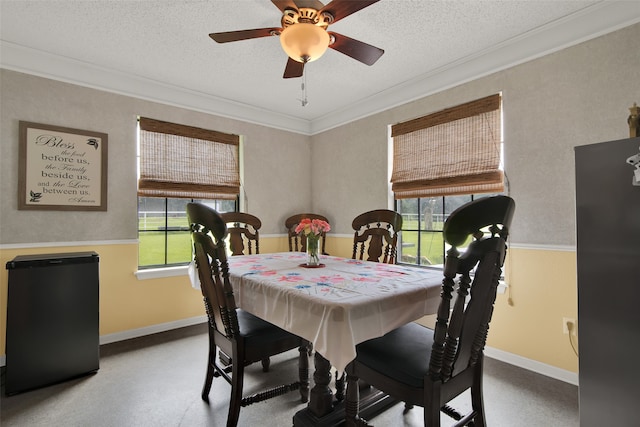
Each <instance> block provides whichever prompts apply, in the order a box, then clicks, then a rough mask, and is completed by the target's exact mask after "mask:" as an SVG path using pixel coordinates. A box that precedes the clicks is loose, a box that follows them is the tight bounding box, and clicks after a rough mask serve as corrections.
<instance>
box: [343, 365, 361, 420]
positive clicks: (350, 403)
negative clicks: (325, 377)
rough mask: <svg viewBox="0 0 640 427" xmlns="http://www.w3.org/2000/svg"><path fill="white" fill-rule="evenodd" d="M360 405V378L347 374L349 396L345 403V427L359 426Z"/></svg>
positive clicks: (347, 395)
mask: <svg viewBox="0 0 640 427" xmlns="http://www.w3.org/2000/svg"><path fill="white" fill-rule="evenodd" d="M359 404H360V390H359V387H358V377H357V376H355V375H351V374H347V394H346V397H345V401H344V416H345V427H356V426H357V425H358V422H357V420H358V411H359Z"/></svg>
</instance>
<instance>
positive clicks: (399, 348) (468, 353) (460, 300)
mask: <svg viewBox="0 0 640 427" xmlns="http://www.w3.org/2000/svg"><path fill="white" fill-rule="evenodd" d="M514 210H515V203H514V201H513V199H511V198H510V197H507V196H496V197H486V198H482V199H477V200H474V201H472V202H470V203H468V204H466V205H463V206H462V207H460V208H458V209H456V210H455V211H454V212H453V213H452V214H451V215H450V216H449V218H448V219H447V221H446V222H445V225H444V230H443V234H444V239H445V241H446V242H447V243H448V244H449V245H451V249H449V250H448V251H447V259H446V262H445V266H444V279H443V282H442V293H441V301H440V306H439V308H438V314H437V322H436V326H435V330H432V329H429V328H426V327H424V326H421V325H419V324H417V323H410V324H408V325H405V326H402V327H400V328H398V329H395V330H393V331H391V332H389V333H387V334H386V335H384V336H382V337H380V338H375V339H372V340H369V341H365V342H363V343H361V344H358V346H357V347H356V351H357V356H356V358H355V359H354V361H353V362H351V363H350V364H349V365H348V366H347V368H346V373H347V392H346V400H345V408H346V409H345V413H346V425H347V426H348V427H353V426H368V425H369V424H368V423H367V422H366V421H365V420H363V419H360V417H359V415H358V400H359V390H358V381H359V380H362V381H363V382H364V383H366V384H369V385H371V386H373V387H375V388H376V389H379V390H381V391H383V392H385V393H387V394H388V395H389V396H391V397H392V398H395V399H398V400H401V401H404V402H405V405H406V409H407V410H408V409H410V408H411V407H413V405H418V406H422V407H423V408H424V425H425V426H429V427H439V426H440V412H441V411H442V412H444V413H445V414H447V415H449V416H451V417H452V418H454V419H455V420H456V423H455V425H456V426H463V425H469V424H470V423H473V425H474V426H475V427H484V426H485V425H486V420H485V415H484V404H483V396H482V364H483V357H484V354H483V350H484V345H485V342H486V339H487V332H488V329H489V322H490V321H491V315H492V313H493V304H494V301H495V298H496V288H497V286H498V280H499V278H500V274H501V271H502V264H503V262H504V258H505V255H506V250H507V246H506V239H507V235H508V232H509V226H510V223H511V218H512V217H513V212H514ZM471 237H473V239H474V240H473V241H472V242H471V243H470V244H469V246H468V248H467V250H466V251H465V252H464V253H463V254H462V255H460V253H459V251H458V249H457V248H458V247H459V246H461V245H463V244H465V243H466V242H467V241H469V240H470V238H471ZM474 269H475V270H474ZM456 276H458V277H459V278H458V283H457V284H456V283H455V279H456ZM472 278H473V282H472ZM454 290H455V293H456V294H457V295H456V296H455V303H454V305H453V309H452V310H451V300H452V298H454V296H453V295H452V293H453V292H454ZM469 389H470V390H471V410H470V411H469V412H468V413H467V414H465V415H462V414H460V413H458V412H457V411H456V410H455V409H453V408H452V407H450V406H449V405H448V403H449V401H451V400H452V399H453V398H454V397H456V396H458V395H459V394H461V393H463V392H464V391H466V390H469Z"/></svg>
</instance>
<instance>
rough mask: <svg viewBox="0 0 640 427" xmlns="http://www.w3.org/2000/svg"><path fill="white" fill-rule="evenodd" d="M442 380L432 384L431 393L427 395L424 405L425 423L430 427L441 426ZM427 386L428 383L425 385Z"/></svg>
mask: <svg viewBox="0 0 640 427" xmlns="http://www.w3.org/2000/svg"><path fill="white" fill-rule="evenodd" d="M440 385H441V383H440V382H435V383H431V384H430V388H431V390H429V392H430V393H427V390H425V395H426V402H425V405H424V425H425V426H429V427H440ZM425 387H426V385H425Z"/></svg>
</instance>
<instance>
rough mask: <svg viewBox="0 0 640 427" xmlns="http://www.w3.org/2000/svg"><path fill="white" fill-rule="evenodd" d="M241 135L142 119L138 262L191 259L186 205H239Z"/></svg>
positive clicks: (143, 265) (221, 209)
mask: <svg viewBox="0 0 640 427" xmlns="http://www.w3.org/2000/svg"><path fill="white" fill-rule="evenodd" d="M239 145H240V143H239V137H238V136H237V135H230V134H225V133H221V132H217V131H210V130H206V129H200V128H195V127H191V126H184V125H178V124H173V123H168V122H161V121H158V120H153V119H147V118H140V119H139V128H138V149H139V153H138V158H139V168H138V170H139V177H138V238H139V248H138V266H139V267H140V268H148V267H166V266H174V265H184V264H187V263H189V262H190V261H191V251H192V249H191V237H190V235H189V232H188V231H189V228H188V224H187V216H186V212H185V209H186V205H187V203H189V202H191V201H196V202H201V203H205V204H207V205H210V206H211V207H213V208H214V209H216V210H217V211H219V212H228V211H234V210H237V209H238V195H239V193H240V165H239V157H240V156H239Z"/></svg>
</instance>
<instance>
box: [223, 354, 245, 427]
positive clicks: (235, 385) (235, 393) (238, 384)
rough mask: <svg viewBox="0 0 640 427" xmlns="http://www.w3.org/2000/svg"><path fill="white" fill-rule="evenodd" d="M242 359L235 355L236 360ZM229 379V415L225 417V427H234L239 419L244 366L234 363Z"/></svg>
mask: <svg viewBox="0 0 640 427" xmlns="http://www.w3.org/2000/svg"><path fill="white" fill-rule="evenodd" d="M243 359H244V357H240V355H236V360H243ZM231 375H232V377H231V399H230V400H229V414H228V415H227V427H236V426H237V425H238V419H239V418H240V407H241V406H242V386H243V383H244V364H243V363H234V364H233V371H232V374H231Z"/></svg>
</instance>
